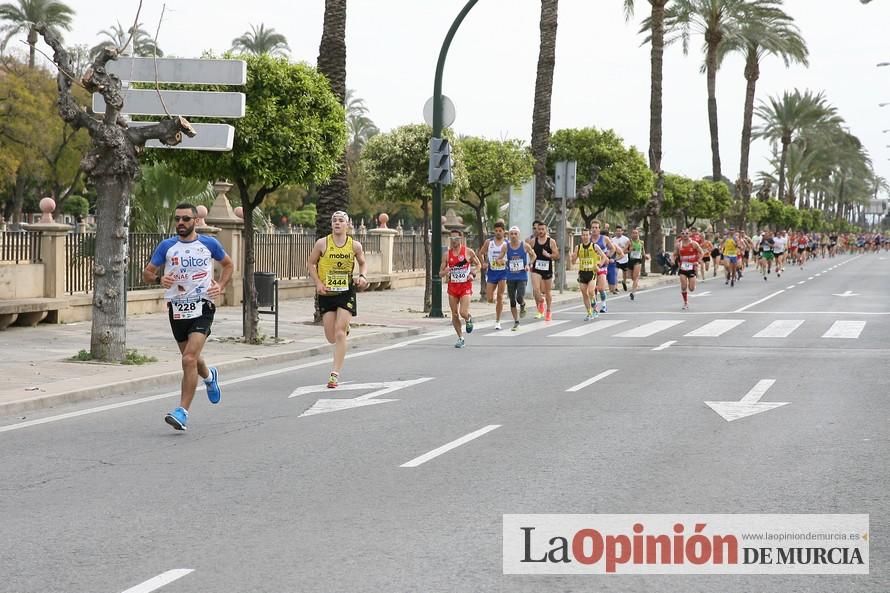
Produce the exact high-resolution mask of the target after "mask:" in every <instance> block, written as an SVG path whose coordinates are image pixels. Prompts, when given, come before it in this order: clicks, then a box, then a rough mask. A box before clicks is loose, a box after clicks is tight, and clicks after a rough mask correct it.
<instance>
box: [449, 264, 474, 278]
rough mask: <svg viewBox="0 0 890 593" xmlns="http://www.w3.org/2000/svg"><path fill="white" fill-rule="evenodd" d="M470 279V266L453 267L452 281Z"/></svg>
mask: <svg viewBox="0 0 890 593" xmlns="http://www.w3.org/2000/svg"><path fill="white" fill-rule="evenodd" d="M469 279H470V267H469V266H463V267H460V268H451V281H452V282H467V281H469Z"/></svg>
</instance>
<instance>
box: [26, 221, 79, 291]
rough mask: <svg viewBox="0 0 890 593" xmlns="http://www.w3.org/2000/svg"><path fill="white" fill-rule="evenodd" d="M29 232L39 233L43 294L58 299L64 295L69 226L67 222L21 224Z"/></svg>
mask: <svg viewBox="0 0 890 593" xmlns="http://www.w3.org/2000/svg"><path fill="white" fill-rule="evenodd" d="M23 226H24V227H25V229H26V230H27V231H28V232H29V233H41V235H40V259H41V260H42V261H43V296H44V297H47V298H53V299H58V298H62V297H63V296H65V277H66V274H67V268H66V265H65V263H66V262H65V238H66V237H67V236H68V232H69V231H70V230H71V227H70V226H68V225H67V224H56V223H53V222H50V223H37V224H28V225H23Z"/></svg>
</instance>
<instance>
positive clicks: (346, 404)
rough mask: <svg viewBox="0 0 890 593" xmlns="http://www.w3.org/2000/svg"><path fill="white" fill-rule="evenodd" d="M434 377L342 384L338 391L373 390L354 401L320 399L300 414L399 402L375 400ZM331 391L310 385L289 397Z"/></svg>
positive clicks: (323, 412)
mask: <svg viewBox="0 0 890 593" xmlns="http://www.w3.org/2000/svg"><path fill="white" fill-rule="evenodd" d="M432 380H433V377H421V378H420V379H410V380H407V381H382V382H378V383H345V384H344V383H341V384H340V386H339V387H337V390H336V391H358V390H363V389H372V390H373V391H371V393H366V394H364V395H360V396H358V397H355V398H352V399H319V400H318V401H316V402H315V404H313V406H312V407H311V408H309V409H308V410H306V411H305V412H303V413H302V414H300V418H302V417H303V416H315V415H316V414H326V413H327V412H340V411H342V410H350V409H352V408H360V407H362V406H373V405H374V404H385V403H388V402H395V401H399V400H397V399H374V398H376V397H377V396H380V395H386V394H388V393H392V392H394V391H398V390H399V389H405V388H406V387H411V386H413V385H419V384H421V383H426V382H427V381H432ZM326 391H329V390H328V387H327V385H308V386H306V387H300V388H298V389H296V390H295V391H294V392H293V393H291V394H290V395H289V396H288V397H289V398H291V397H298V396H301V395H307V394H309V393H322V392H326Z"/></svg>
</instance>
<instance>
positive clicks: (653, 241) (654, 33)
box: [624, 0, 668, 252]
mask: <svg viewBox="0 0 890 593" xmlns="http://www.w3.org/2000/svg"><path fill="white" fill-rule="evenodd" d="M667 3H668V0H649V4H650V5H651V6H652V12H651V14H650V15H649V17H648V18H647V19H646V21H645V23H644V25H643V28H642V30H641V32H644V31H648V32H649V36H648V38H647V41H648V42H649V44H650V49H649V62H650V66H649V73H650V78H649V169H650V170H651V171H652V173H653V174H654V175H655V196H654V197H655V199H654V200H653V202H652V203H651V205H650V206H649V207H648V208H647V210H648V212H647V214H648V217H647V218H648V220H649V232H648V233H647V234H648V236H649V241H650V243H649V246H648V248H647V249H648V251H649V252H660V251H661V249H662V244H663V243H664V237H663V232H662V230H661V209H662V207H663V205H664V171H663V170H662V168H661V154H662V153H661V144H662V114H663V107H662V81H663V80H664V16H665V9H666V7H667ZM633 13H634V0H624V14H625V17H626V18H627V19H630V18H631V17H633Z"/></svg>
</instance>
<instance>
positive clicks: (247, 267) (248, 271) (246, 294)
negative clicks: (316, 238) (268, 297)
mask: <svg viewBox="0 0 890 593" xmlns="http://www.w3.org/2000/svg"><path fill="white" fill-rule="evenodd" d="M236 183H237V184H238V192H239V193H240V194H241V208H242V209H243V212H244V281H243V283H242V285H243V286H242V290H243V292H242V305H241V328H242V332H243V333H244V342H245V343H247V344H256V343H257V342H258V340H257V328H258V326H259V321H260V319H259V317H260V315H259V313H257V309H258V307H259V306H258V305H257V296H256V283H255V282H254V280H253V272H254V267H255V264H256V241H255V239H256V234H255V233H256V230H255V229H254V228H253V211H254V210H255V207H254V205H253V204H254V202H253V200H251V197H250V195H249V193H248V192H249V191H250V190H249V189H248V187H247V184H246V183H245V182H244V181H243V180H238V181H237V182H236Z"/></svg>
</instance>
